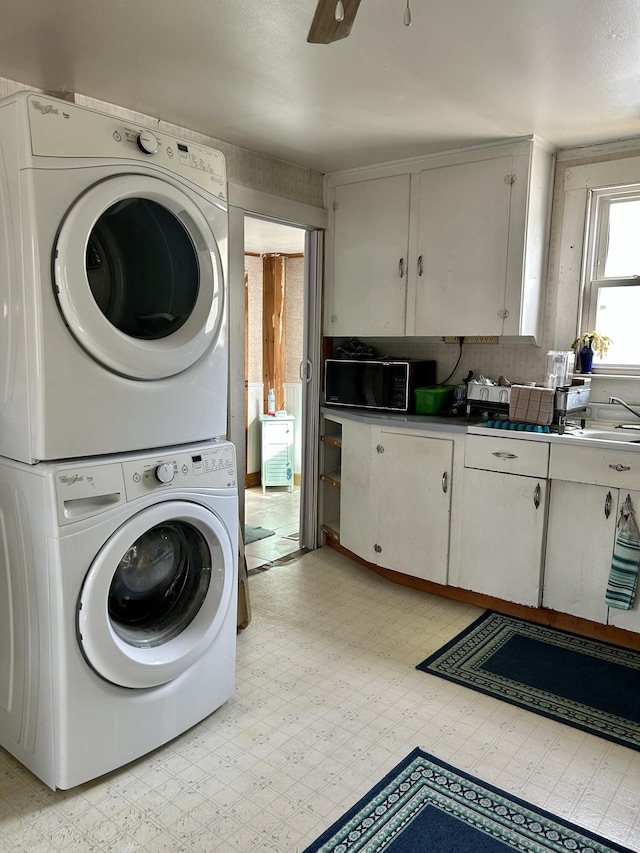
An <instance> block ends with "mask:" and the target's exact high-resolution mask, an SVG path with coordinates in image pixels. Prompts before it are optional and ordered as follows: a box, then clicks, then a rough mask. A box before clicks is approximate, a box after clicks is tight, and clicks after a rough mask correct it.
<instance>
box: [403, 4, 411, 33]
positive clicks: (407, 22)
mask: <svg viewBox="0 0 640 853" xmlns="http://www.w3.org/2000/svg"><path fill="white" fill-rule="evenodd" d="M404 25H405V27H410V26H411V9H410V8H409V0H407V8H406V9H405V10H404Z"/></svg>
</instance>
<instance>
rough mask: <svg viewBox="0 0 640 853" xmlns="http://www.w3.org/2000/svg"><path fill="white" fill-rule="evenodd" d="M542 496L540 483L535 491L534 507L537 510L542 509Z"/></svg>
mask: <svg viewBox="0 0 640 853" xmlns="http://www.w3.org/2000/svg"><path fill="white" fill-rule="evenodd" d="M541 494H542V492H541V489H540V483H538V485H537V486H536V487H535V489H534V490H533V505H534V507H535V508H536V509H538V508H539V507H540V495H541Z"/></svg>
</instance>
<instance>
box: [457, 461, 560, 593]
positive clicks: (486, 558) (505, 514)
mask: <svg viewBox="0 0 640 853" xmlns="http://www.w3.org/2000/svg"><path fill="white" fill-rule="evenodd" d="M546 500H547V481H546V480H544V479H542V478H540V479H538V478H536V477H523V476H520V475H515V474H499V473H496V472H495V471H481V470H477V469H475V468H465V471H464V490H463V495H462V518H463V525H464V526H463V531H462V541H461V545H460V586H461V587H462V588H463V589H471V590H473V591H474V592H482V593H485V594H486V595H493V596H495V597H496V598H502V599H504V600H506V601H514V602H517V603H519V604H527V605H530V606H532V607H538V606H539V604H540V596H541V585H542V554H543V539H544V532H545V507H546Z"/></svg>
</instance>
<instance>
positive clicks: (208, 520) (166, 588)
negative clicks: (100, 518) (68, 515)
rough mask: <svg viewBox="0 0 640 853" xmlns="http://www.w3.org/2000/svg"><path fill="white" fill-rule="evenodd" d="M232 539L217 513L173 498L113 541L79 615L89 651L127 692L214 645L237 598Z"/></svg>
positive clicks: (89, 582)
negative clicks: (234, 598)
mask: <svg viewBox="0 0 640 853" xmlns="http://www.w3.org/2000/svg"><path fill="white" fill-rule="evenodd" d="M233 587H234V555H233V549H232V544H231V540H230V538H229V535H228V533H227V531H226V528H225V527H224V525H223V524H222V522H221V521H220V520H219V519H218V518H217V516H216V515H214V513H212V512H211V511H209V510H207V509H205V508H204V507H202V506H200V505H198V504H191V503H188V502H186V501H167V502H166V503H161V504H156V505H154V506H152V507H149V508H148V509H146V510H143V511H142V512H140V513H138V514H137V515H135V516H133V517H132V518H130V519H129V520H128V521H127V522H125V524H123V525H122V526H121V527H120V528H118V530H117V531H116V532H115V533H114V534H113V535H112V536H111V537H110V538H109V539H108V540H107V542H106V543H105V544H104V546H103V547H102V548H101V550H100V552H99V553H98V555H97V556H96V558H95V560H94V561H93V563H92V564H91V567H90V569H89V572H88V573H87V576H86V578H85V580H84V583H83V585H82V589H81V591H80V596H79V599H78V610H77V634H78V640H79V643H80V646H81V648H82V652H83V654H84V656H85V658H86V659H87V661H88V662H89V664H90V665H91V667H92V668H93V669H94V670H95V672H96V673H97V674H98V675H100V676H101V677H102V678H104V679H105V680H106V681H110V682H111V683H113V684H117V685H120V686H122V687H133V688H136V687H137V688H140V687H154V686H157V685H159V684H164V683H166V682H167V681H171V680H172V679H173V678H176V677H177V676H178V675H180V674H181V673H183V672H185V670H187V669H188V668H189V667H190V666H191V665H192V664H193V663H194V662H195V661H196V660H198V659H199V658H200V657H201V656H202V655H203V654H204V652H205V651H206V650H207V649H208V648H209V646H210V645H211V643H212V642H213V640H214V638H215V637H216V635H217V634H218V631H219V630H220V627H221V625H222V622H223V620H224V618H225V615H226V614H227V611H228V609H229V606H230V602H231V600H232V593H233Z"/></svg>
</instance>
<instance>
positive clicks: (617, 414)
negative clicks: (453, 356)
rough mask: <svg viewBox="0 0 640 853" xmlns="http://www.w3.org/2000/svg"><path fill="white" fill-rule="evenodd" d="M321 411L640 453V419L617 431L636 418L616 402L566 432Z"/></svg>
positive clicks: (384, 423) (410, 425) (366, 419)
mask: <svg viewBox="0 0 640 853" xmlns="http://www.w3.org/2000/svg"><path fill="white" fill-rule="evenodd" d="M320 411H321V413H322V414H323V415H324V416H325V417H328V418H332V417H333V418H337V419H346V420H352V421H358V422H359V423H366V424H375V425H378V426H384V427H400V426H403V427H407V428H409V429H423V430H425V431H426V430H429V431H430V432H447V433H455V434H457V435H466V434H468V435H487V436H493V437H495V438H504V439H506V440H508V439H513V438H517V439H524V440H525V441H542V442H546V443H548V444H556V443H557V444H574V445H582V446H583V447H586V446H589V447H597V448H600V449H602V450H625V451H629V450H630V451H634V452H640V420H639V421H638V427H639V429H638V430H637V431H632V430H629V431H626V430H625V431H622V430H620V431H617V430H616V427H617V426H618V424H621V423H625V424H626V423H629V421H630V420H633V418H632V417H631V418H630V416H629V413H628V412H625V410H624V409H623V408H622V407H620V406H616V405H613V404H598V405H597V406H592V407H590V409H589V410H588V413H587V414H588V415H589V417H588V419H587V423H586V425H585V427H584V429H582V428H580V427H577V426H572V425H568V426H567V427H566V429H565V432H564V433H563V434H562V435H559V434H558V433H557V432H549V433H545V432H527V431H526V430H519V429H497V428H496V427H491V426H488V425H487V423H488V421H487V418H482V417H475V418H471V419H469V420H468V421H467V419H466V417H459V418H455V417H444V416H440V415H404V414H395V413H393V412H377V411H372V410H369V409H355V408H354V409H350V408H344V409H342V408H338V407H333V406H322V407H321V409H320ZM606 431H609V432H611V436H608V437H603V436H602V435H599V436H598V437H595V433H603V432H606Z"/></svg>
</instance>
